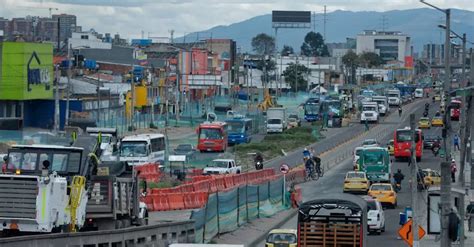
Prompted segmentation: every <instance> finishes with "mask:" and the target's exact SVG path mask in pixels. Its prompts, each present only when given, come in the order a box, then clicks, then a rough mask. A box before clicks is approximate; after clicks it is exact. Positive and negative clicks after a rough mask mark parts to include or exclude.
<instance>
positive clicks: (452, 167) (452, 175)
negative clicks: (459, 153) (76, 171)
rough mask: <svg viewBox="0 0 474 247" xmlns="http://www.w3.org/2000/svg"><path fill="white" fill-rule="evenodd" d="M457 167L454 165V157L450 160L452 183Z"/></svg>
mask: <svg viewBox="0 0 474 247" xmlns="http://www.w3.org/2000/svg"><path fill="white" fill-rule="evenodd" d="M457 171H458V168H457V166H456V161H455V160H454V159H452V160H451V180H452V182H453V183H455V182H456V172H457Z"/></svg>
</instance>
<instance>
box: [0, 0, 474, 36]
mask: <svg viewBox="0 0 474 247" xmlns="http://www.w3.org/2000/svg"><path fill="white" fill-rule="evenodd" d="M428 2H430V3H432V4H434V5H436V6H439V7H441V8H459V9H465V10H471V11H474V0H428ZM324 5H326V6H327V11H328V12H332V11H335V10H350V11H365V10H373V11H389V10H400V9H413V8H422V7H426V5H424V4H421V3H420V2H419V0H326V1H322V0H0V6H1V7H0V17H5V18H12V17H23V16H26V15H32V16H49V9H48V8H57V9H58V10H55V9H53V10H52V13H53V14H59V13H67V14H74V15H76V16H77V18H78V25H80V26H82V27H83V30H89V29H91V28H94V29H95V30H96V31H98V32H100V33H106V32H108V33H111V34H116V33H119V34H120V35H121V36H122V37H125V38H140V37H141V35H142V32H143V34H144V37H145V38H147V37H149V36H150V37H169V35H170V30H174V35H175V37H180V36H183V35H185V34H187V33H191V32H196V31H201V30H206V29H209V28H211V27H214V26H218V25H229V24H232V23H236V22H240V21H243V20H246V19H249V18H252V17H254V16H258V15H263V14H270V13H271V11H272V10H304V11H313V12H316V13H322V12H323V9H324V7H323V6H324Z"/></svg>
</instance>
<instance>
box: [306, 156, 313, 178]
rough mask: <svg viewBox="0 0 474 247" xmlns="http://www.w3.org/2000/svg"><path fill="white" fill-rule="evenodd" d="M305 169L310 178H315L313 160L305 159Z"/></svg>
mask: <svg viewBox="0 0 474 247" xmlns="http://www.w3.org/2000/svg"><path fill="white" fill-rule="evenodd" d="M304 167H305V169H306V173H307V174H308V177H313V176H312V175H313V173H314V162H313V160H312V159H310V158H308V157H305V158H304Z"/></svg>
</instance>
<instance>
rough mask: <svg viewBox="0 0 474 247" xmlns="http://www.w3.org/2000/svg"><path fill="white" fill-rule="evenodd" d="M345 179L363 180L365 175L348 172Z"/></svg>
mask: <svg viewBox="0 0 474 247" xmlns="http://www.w3.org/2000/svg"><path fill="white" fill-rule="evenodd" d="M346 177H347V178H365V174H364V173H363V172H349V173H347V176H346Z"/></svg>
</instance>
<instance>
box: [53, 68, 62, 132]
mask: <svg viewBox="0 0 474 247" xmlns="http://www.w3.org/2000/svg"><path fill="white" fill-rule="evenodd" d="M60 78H61V75H60V74H59V65H55V66H54V82H55V84H56V85H55V86H56V88H55V89H56V90H55V91H54V133H55V134H57V133H58V131H59V111H60V109H59V79H60Z"/></svg>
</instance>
